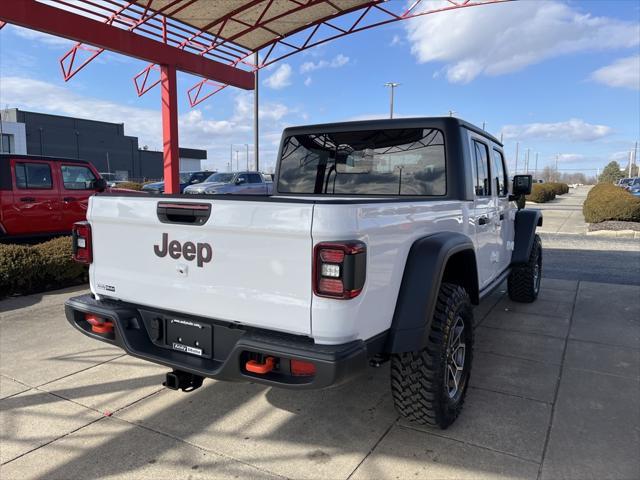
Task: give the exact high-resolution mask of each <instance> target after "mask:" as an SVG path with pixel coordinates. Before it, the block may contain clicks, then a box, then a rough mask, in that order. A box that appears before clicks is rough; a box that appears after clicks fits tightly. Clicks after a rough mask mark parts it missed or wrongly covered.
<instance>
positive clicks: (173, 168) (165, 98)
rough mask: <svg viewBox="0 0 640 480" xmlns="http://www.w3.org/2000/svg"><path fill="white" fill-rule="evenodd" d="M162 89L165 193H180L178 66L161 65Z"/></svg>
mask: <svg viewBox="0 0 640 480" xmlns="http://www.w3.org/2000/svg"><path fill="white" fill-rule="evenodd" d="M160 86H161V89H162V140H163V156H164V193H167V194H171V193H180V149H179V148H178V145H179V143H178V87H177V81H176V67H175V66H174V65H161V66H160Z"/></svg>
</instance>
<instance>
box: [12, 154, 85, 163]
mask: <svg viewBox="0 0 640 480" xmlns="http://www.w3.org/2000/svg"><path fill="white" fill-rule="evenodd" d="M11 159H14V160H43V161H47V162H73V163H83V164H85V165H86V164H89V163H91V162H89V161H88V160H78V159H77V158H65V157H47V156H46V155H27V154H19V153H1V154H0V160H11Z"/></svg>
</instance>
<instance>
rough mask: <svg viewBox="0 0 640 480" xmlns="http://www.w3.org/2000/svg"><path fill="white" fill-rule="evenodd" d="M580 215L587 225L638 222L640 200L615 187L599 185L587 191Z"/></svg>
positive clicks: (606, 184) (639, 220) (639, 219)
mask: <svg viewBox="0 0 640 480" xmlns="http://www.w3.org/2000/svg"><path fill="white" fill-rule="evenodd" d="M582 213H583V214H584V218H585V220H586V221H587V222H588V223H600V222H604V221H606V220H622V221H627V222H640V198H638V197H635V196H633V195H632V194H630V193H629V192H627V191H626V190H623V189H622V188H620V187H616V186H615V185H611V184H608V183H599V184H598V185H596V186H595V187H593V188H592V189H591V190H590V191H589V194H588V195H587V199H586V200H585V202H584V205H583V206H582Z"/></svg>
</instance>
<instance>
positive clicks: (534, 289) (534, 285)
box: [507, 234, 542, 303]
mask: <svg viewBox="0 0 640 480" xmlns="http://www.w3.org/2000/svg"><path fill="white" fill-rule="evenodd" d="M541 279H542V240H540V237H539V236H538V235H537V234H536V236H535V238H534V239H533V247H532V248H531V254H530V255H529V261H528V262H527V263H525V264H523V265H518V266H515V267H513V269H512V270H511V274H509V279H508V280H507V287H508V290H509V298H510V299H511V300H513V301H514V302H522V303H531V302H533V301H535V299H536V298H538V293H539V292H540V280H541Z"/></svg>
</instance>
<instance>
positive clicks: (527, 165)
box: [524, 148, 530, 175]
mask: <svg viewBox="0 0 640 480" xmlns="http://www.w3.org/2000/svg"><path fill="white" fill-rule="evenodd" d="M529 151H530V149H528V148H527V159H526V161H525V163H524V166H525V172H524V174H525V175H529Z"/></svg>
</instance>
